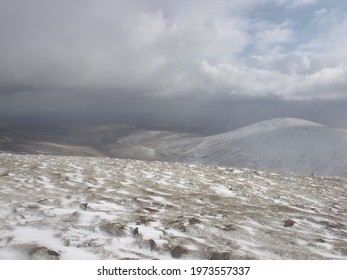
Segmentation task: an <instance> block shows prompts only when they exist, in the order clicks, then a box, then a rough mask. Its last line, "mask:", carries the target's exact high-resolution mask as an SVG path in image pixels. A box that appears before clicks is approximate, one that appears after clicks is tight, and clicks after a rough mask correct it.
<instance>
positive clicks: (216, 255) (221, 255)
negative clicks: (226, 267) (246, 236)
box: [208, 252, 230, 260]
mask: <svg viewBox="0 0 347 280" xmlns="http://www.w3.org/2000/svg"><path fill="white" fill-rule="evenodd" d="M208 259H209V260H229V259H230V253H229V252H213V253H212V254H211V255H210V257H209V258H208Z"/></svg>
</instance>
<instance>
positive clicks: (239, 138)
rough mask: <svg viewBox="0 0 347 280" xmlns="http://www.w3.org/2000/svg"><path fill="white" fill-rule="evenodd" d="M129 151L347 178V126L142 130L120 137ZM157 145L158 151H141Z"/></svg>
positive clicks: (286, 123) (286, 121)
mask: <svg viewBox="0 0 347 280" xmlns="http://www.w3.org/2000/svg"><path fill="white" fill-rule="evenodd" d="M119 142H120V143H122V144H123V145H125V146H126V148H125V149H124V150H123V152H124V154H123V156H126V154H130V151H132V150H133V148H134V147H137V148H138V153H137V158H139V159H146V160H153V159H156V160H170V161H180V162H188V163H203V164H211V165H219V166H233V167H248V168H254V169H265V170H266V169H267V170H275V171H285V172H296V173H306V174H311V173H315V174H320V175H330V176H344V177H347V130H344V129H336V128H331V127H327V126H324V125H320V124H317V123H314V122H310V121H306V120H301V119H293V118H280V119H272V120H267V121H263V122H259V123H256V124H253V125H249V126H246V127H243V128H240V129H237V130H234V131H231V132H227V133H222V134H218V135H212V136H205V137H201V136H196V135H194V136H193V135H182V134H181V135H177V134H172V133H163V132H155V133H154V132H138V133H135V134H131V135H129V136H127V137H125V138H122V139H120V140H119ZM139 147H142V149H145V148H146V149H151V150H152V154H151V155H152V156H151V157H149V156H148V155H146V153H140V152H139Z"/></svg>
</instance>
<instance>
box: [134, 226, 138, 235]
mask: <svg viewBox="0 0 347 280" xmlns="http://www.w3.org/2000/svg"><path fill="white" fill-rule="evenodd" d="M133 235H134V236H135V235H139V228H138V227H137V228H135V229H134V231H133Z"/></svg>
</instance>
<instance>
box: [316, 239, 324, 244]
mask: <svg viewBox="0 0 347 280" xmlns="http://www.w3.org/2000/svg"><path fill="white" fill-rule="evenodd" d="M315 241H316V242H318V243H325V240H324V239H323V238H318V239H316V240H315Z"/></svg>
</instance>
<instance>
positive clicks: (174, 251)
mask: <svg viewBox="0 0 347 280" xmlns="http://www.w3.org/2000/svg"><path fill="white" fill-rule="evenodd" d="M187 252H188V251H187V249H185V248H183V247H181V246H176V247H175V248H173V249H172V250H171V251H170V253H171V256H172V257H173V258H175V259H179V258H180V257H181V256H182V255H183V254H186V253H187Z"/></svg>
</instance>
